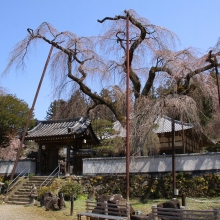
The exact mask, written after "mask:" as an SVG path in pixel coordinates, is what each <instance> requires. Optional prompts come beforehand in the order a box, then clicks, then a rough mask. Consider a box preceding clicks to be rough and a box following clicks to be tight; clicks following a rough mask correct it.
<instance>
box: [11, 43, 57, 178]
mask: <svg viewBox="0 0 220 220" xmlns="http://www.w3.org/2000/svg"><path fill="white" fill-rule="evenodd" d="M52 51H53V45H51V48H50V52H49V54H48V57H47V60H46V63H45V65H44V69H43V72H42V75H41V78H40V82H39V84H38V88H37V91H36V94H35V97H34V101H33V104H32V107H31V109H30V111H29V116H28V120H27V123H26V126H25V128H24V132H23V134H22V139H21V144H20V147H19V148H18V152H17V155H16V160H15V163H14V167H13V169H12V172H11V177H10V180H13V177H14V174H15V170H16V167H17V164H18V160H19V157H20V153H21V149H22V146H23V143H24V139H25V135H26V133H27V130H28V126H29V123H30V120H31V118H32V114H33V110H34V106H35V103H36V100H37V96H38V93H39V91H40V87H41V84H42V82H43V78H44V75H45V72H46V69H47V66H48V63H49V60H50V56H51V54H52Z"/></svg>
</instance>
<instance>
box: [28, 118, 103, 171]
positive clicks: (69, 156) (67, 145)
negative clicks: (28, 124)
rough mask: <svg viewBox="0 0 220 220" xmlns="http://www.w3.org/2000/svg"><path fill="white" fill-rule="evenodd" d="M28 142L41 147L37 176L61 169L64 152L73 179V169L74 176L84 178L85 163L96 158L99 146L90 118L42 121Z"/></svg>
mask: <svg viewBox="0 0 220 220" xmlns="http://www.w3.org/2000/svg"><path fill="white" fill-rule="evenodd" d="M25 140H32V141H35V142H36V143H37V144H38V145H39V149H38V154H37V158H36V161H37V166H36V169H37V175H48V174H50V173H51V172H53V171H54V169H56V168H57V167H58V161H59V151H60V150H63V151H64V152H66V161H65V174H66V175H69V174H70V168H72V169H71V174H77V175H80V174H82V170H83V167H82V166H83V163H82V159H83V158H89V157H92V156H93V153H94V152H93V151H92V150H91V148H92V146H94V145H98V144H99V140H98V138H97V137H96V135H95V133H94V131H93V129H92V126H91V121H90V120H89V118H88V117H79V118H74V119H60V120H49V121H39V122H38V124H37V126H35V127H34V128H33V129H32V130H30V131H28V132H27V135H26V137H25ZM64 149H66V150H64Z"/></svg>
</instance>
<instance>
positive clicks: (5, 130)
mask: <svg viewBox="0 0 220 220" xmlns="http://www.w3.org/2000/svg"><path fill="white" fill-rule="evenodd" d="M0 103H1V104H0V146H7V145H8V142H9V140H10V139H12V138H13V137H15V136H17V135H18V131H19V130H22V129H23V128H24V127H25V125H26V122H27V118H28V115H29V111H30V110H29V107H28V104H27V103H26V102H24V101H23V100H21V99H18V98H17V97H16V96H14V95H9V94H5V95H0ZM34 124H35V120H34V115H33V116H32V120H31V122H30V128H31V127H33V126H34Z"/></svg>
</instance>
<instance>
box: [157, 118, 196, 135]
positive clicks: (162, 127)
mask: <svg viewBox="0 0 220 220" xmlns="http://www.w3.org/2000/svg"><path fill="white" fill-rule="evenodd" d="M154 124H156V128H154V131H155V133H157V134H158V133H166V132H172V125H171V118H169V117H166V116H163V117H161V118H157V119H156V121H155V122H154ZM174 125H175V131H181V130H187V129H190V128H193V127H194V126H193V125H192V124H190V123H182V122H181V121H177V120H175V121H174Z"/></svg>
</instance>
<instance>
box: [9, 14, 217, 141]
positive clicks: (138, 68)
mask: <svg viewBox="0 0 220 220" xmlns="http://www.w3.org/2000/svg"><path fill="white" fill-rule="evenodd" d="M127 18H128V19H129V33H130V34H129V42H130V45H129V48H130V49H129V68H130V90H131V101H132V102H131V115H132V120H131V124H132V131H131V133H132V138H133V139H134V142H133V143H139V144H143V143H144V141H146V138H143V135H145V136H147V135H149V134H150V130H151V129H152V127H153V122H154V120H155V118H156V117H158V116H159V115H163V114H166V115H169V116H172V117H178V118H181V120H184V121H187V122H193V123H194V124H195V125H200V117H199V114H200V110H201V109H200V108H198V107H199V106H200V104H201V100H200V97H204V98H205V99H208V100H210V102H211V105H210V106H209V107H211V110H210V111H212V112H215V111H216V109H217V103H218V102H217V100H218V97H217V94H218V93H217V87H216V82H215V79H214V78H213V77H212V76H211V75H210V71H212V70H214V69H215V67H217V68H218V66H219V64H218V59H219V55H220V53H219V48H218V46H219V44H217V45H216V47H215V48H213V50H212V51H210V52H209V53H208V54H200V53H198V52H197V51H196V50H195V49H193V48H186V49H183V50H179V51H177V50H175V44H176V42H178V38H177V36H176V35H175V34H174V33H172V32H171V31H169V30H167V29H166V28H163V27H160V26H157V25H154V24H152V23H151V22H150V21H149V20H147V19H145V18H143V17H139V16H138V15H137V13H136V12H135V11H133V10H129V11H127V10H125V11H124V14H122V15H117V16H115V17H105V18H103V19H102V20H98V22H99V23H100V24H102V25H103V26H104V27H105V28H106V29H105V31H104V33H103V34H102V35H99V36H95V37H84V36H83V37H79V36H77V35H76V33H71V32H70V31H62V32H59V31H58V30H56V29H55V28H54V27H53V26H52V25H50V24H49V23H47V22H44V23H42V24H41V25H40V26H39V27H38V28H37V29H36V30H32V29H30V28H28V29H27V31H28V35H27V37H26V38H25V39H24V40H22V41H21V42H19V43H18V44H17V45H16V47H15V49H14V50H13V51H12V52H11V59H10V62H9V64H8V66H7V68H6V70H5V72H7V71H8V70H9V69H10V67H11V66H12V65H16V66H17V67H21V66H24V63H25V58H26V57H27V54H28V52H29V49H30V48H31V45H32V44H37V43H40V42H43V43H46V44H50V45H53V46H54V47H55V48H56V53H55V54H54V55H53V58H52V62H51V73H52V79H54V81H55V83H56V91H61V88H62V89H63V88H64V87H65V85H68V88H69V89H70V90H69V91H70V93H71V89H72V88H73V87H74V88H76V87H77V88H78V89H80V90H81V91H82V92H83V93H84V94H85V95H86V96H88V97H89V98H90V99H91V100H92V102H91V103H90V106H89V107H88V109H87V113H88V114H89V113H91V111H92V109H94V108H95V107H97V106H100V105H102V106H106V107H107V108H108V109H110V110H111V112H112V113H113V115H114V117H115V120H118V121H120V122H121V124H122V125H123V126H125V122H126V115H125V111H124V108H122V103H125V85H126V83H125V78H126V77H125V76H126V73H127V67H126V63H127V57H126V19H127ZM69 81H71V82H72V86H73V87H70V86H69ZM168 81H169V83H170V86H169V87H168V88H167V91H166V92H164V93H163V94H160V96H156V94H154V93H155V90H154V88H155V87H157V86H158V85H161V86H163V85H166V83H167V82H168ZM59 89H60V90H59ZM103 89H104V90H105V92H106V93H107V94H109V95H110V96H108V95H107V96H102V95H101V93H100V91H101V90H103ZM161 91H163V90H161ZM155 97H156V98H155ZM143 130H144V132H142V131H143Z"/></svg>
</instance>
